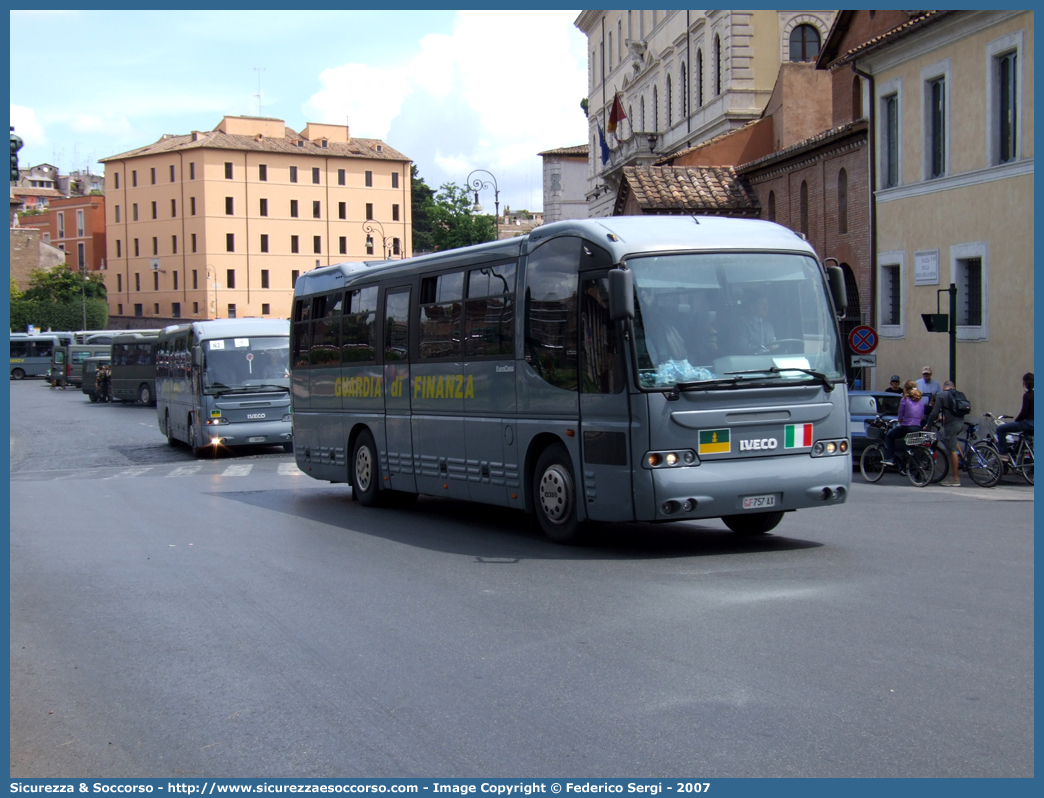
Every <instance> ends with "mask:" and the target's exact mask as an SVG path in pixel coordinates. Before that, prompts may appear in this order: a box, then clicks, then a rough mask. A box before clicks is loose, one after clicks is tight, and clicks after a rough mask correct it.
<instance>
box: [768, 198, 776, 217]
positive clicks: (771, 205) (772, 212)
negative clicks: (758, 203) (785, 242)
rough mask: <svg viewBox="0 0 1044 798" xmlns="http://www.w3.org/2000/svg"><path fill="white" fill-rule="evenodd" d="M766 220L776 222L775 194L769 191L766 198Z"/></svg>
mask: <svg viewBox="0 0 1044 798" xmlns="http://www.w3.org/2000/svg"><path fill="white" fill-rule="evenodd" d="M768 220H769V221H770V222H774V221H776V192H775V191H770V192H769V198H768Z"/></svg>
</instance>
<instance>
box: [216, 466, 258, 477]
mask: <svg viewBox="0 0 1044 798" xmlns="http://www.w3.org/2000/svg"><path fill="white" fill-rule="evenodd" d="M253 468H254V464H253V463H247V464H246V465H230V466H229V467H228V468H226V469H225V470H224V471H223V472H222V473H221V476H223V477H245V476H247V475H248V474H249V473H250V471H251V470H252V469H253Z"/></svg>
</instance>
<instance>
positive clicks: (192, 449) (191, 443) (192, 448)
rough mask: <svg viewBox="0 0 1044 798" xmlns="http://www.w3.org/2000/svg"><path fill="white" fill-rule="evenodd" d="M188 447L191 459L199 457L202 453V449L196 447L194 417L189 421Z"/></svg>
mask: <svg viewBox="0 0 1044 798" xmlns="http://www.w3.org/2000/svg"><path fill="white" fill-rule="evenodd" d="M188 445H189V451H190V452H192V456H193V457H199V456H200V455H201V454H202V453H203V447H201V446H196V419H195V417H194V416H193V417H192V418H190V419H189V428H188Z"/></svg>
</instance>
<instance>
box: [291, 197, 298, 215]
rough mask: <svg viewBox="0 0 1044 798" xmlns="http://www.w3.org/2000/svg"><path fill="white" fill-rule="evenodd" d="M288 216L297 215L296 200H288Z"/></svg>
mask: <svg viewBox="0 0 1044 798" xmlns="http://www.w3.org/2000/svg"><path fill="white" fill-rule="evenodd" d="M290 216H291V218H296V217H297V200H290Z"/></svg>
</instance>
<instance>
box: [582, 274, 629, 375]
mask: <svg viewBox="0 0 1044 798" xmlns="http://www.w3.org/2000/svg"><path fill="white" fill-rule="evenodd" d="M580 341H581V351H582V353H583V359H582V361H581V363H582V369H583V391H584V393H620V391H622V390H623V388H624V367H623V360H622V358H621V352H620V346H619V335H618V334H617V331H616V325H615V324H614V323H613V322H612V321H610V320H609V280H608V278H606V277H600V278H598V279H596V280H584V284H583V292H582V293H581V294H580Z"/></svg>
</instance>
